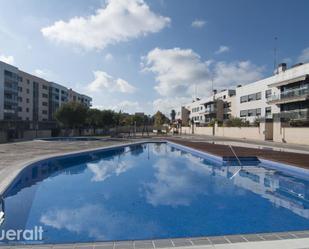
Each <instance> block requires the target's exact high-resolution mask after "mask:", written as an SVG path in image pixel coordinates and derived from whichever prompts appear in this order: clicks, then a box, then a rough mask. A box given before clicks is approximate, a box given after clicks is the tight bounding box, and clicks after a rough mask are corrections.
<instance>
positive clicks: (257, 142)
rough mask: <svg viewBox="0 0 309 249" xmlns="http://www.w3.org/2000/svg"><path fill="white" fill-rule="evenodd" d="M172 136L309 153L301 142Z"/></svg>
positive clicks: (205, 136)
mask: <svg viewBox="0 0 309 249" xmlns="http://www.w3.org/2000/svg"><path fill="white" fill-rule="evenodd" d="M173 138H183V139H190V140H198V141H200V140H202V141H214V142H221V141H225V142H227V141H230V142H238V143H245V144H251V145H257V146H261V147H270V148H278V149H283V150H284V149H286V150H298V151H307V152H308V153H309V145H301V144H290V143H279V142H273V141H261V140H253V139H243V138H239V139H237V138H228V137H216V136H208V135H175V136H173Z"/></svg>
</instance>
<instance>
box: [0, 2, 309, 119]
mask: <svg viewBox="0 0 309 249" xmlns="http://www.w3.org/2000/svg"><path fill="white" fill-rule="evenodd" d="M0 3H1V8H0V60H5V61H7V62H10V63H13V64H14V65H16V66H18V67H19V68H20V69H22V70H25V71H28V72H31V73H35V74H37V75H39V76H41V77H43V78H46V79H48V80H50V81H54V82H57V83H60V84H63V85H65V86H67V87H72V88H74V89H76V90H78V91H82V92H86V93H87V94H88V95H90V96H92V97H93V105H94V106H95V107H99V108H111V109H115V110H119V109H121V110H123V111H126V112H135V111H145V112H147V113H153V112H155V111H156V110H158V109H160V110H162V111H164V112H169V110H170V109H171V108H173V107H177V106H180V105H181V104H184V103H186V102H188V101H190V99H192V97H194V96H195V95H196V92H197V95H198V96H199V97H204V96H208V95H209V94H210V89H211V80H213V81H214V85H215V88H218V89H223V88H233V87H234V86H235V85H237V84H246V83H250V82H252V81H255V80H257V79H260V78H262V77H265V76H269V75H271V74H272V71H273V62H274V56H273V48H274V37H278V42H277V46H278V62H282V61H284V62H287V63H288V65H291V64H295V63H297V62H300V61H302V62H305V61H309V35H308V24H309V20H308V13H307V12H308V9H309V2H308V1H306V0H297V1H289V0H280V1H279V0H278V1H277V0H274V1H267V0H259V1H247V0H234V1H231V0H216V1H215V0H212V1H210V0H144V1H142V0H108V1H104V0H87V1H84V0H66V1H62V0H53V1H51V0H27V1H24V0H14V1H11V0H0Z"/></svg>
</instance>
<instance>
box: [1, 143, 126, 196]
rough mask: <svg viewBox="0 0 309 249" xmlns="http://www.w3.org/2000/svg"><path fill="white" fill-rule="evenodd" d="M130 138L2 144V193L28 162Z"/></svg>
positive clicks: (104, 145)
mask: <svg viewBox="0 0 309 249" xmlns="http://www.w3.org/2000/svg"><path fill="white" fill-rule="evenodd" d="M129 142H130V141H129V140H97V141H73V142H69V141H48V142H47V141H40V140H34V141H27V142H17V143H7V144H0V193H2V192H3V190H4V189H5V188H6V186H7V185H8V184H9V183H10V182H11V181H12V179H14V178H15V177H16V175H17V174H18V172H19V171H20V170H21V169H22V168H23V167H24V165H26V164H30V163H31V162H34V161H37V160H40V159H44V158H47V157H51V156H55V155H60V154H65V153H69V152H73V151H82V150H91V149H96V148H101V147H107V146H112V145H117V144H123V143H129Z"/></svg>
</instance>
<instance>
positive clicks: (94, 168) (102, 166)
mask: <svg viewBox="0 0 309 249" xmlns="http://www.w3.org/2000/svg"><path fill="white" fill-rule="evenodd" d="M133 166H134V164H130V163H128V162H124V161H119V160H118V159H117V160H112V161H108V160H101V161H99V162H97V163H88V164H87V168H88V169H89V170H90V171H91V172H92V173H93V175H94V176H93V177H92V178H91V181H93V182H103V181H105V180H106V179H107V178H109V177H111V176H113V175H116V176H119V175H121V174H122V173H125V172H126V171H127V170H129V169H131V168H132V167H133Z"/></svg>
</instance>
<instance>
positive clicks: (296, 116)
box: [274, 108, 309, 120]
mask: <svg viewBox="0 0 309 249" xmlns="http://www.w3.org/2000/svg"><path fill="white" fill-rule="evenodd" d="M274 117H277V118H284V119H293V120H309V109H308V108H307V109H300V110H293V111H284V112H281V113H277V114H274Z"/></svg>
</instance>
